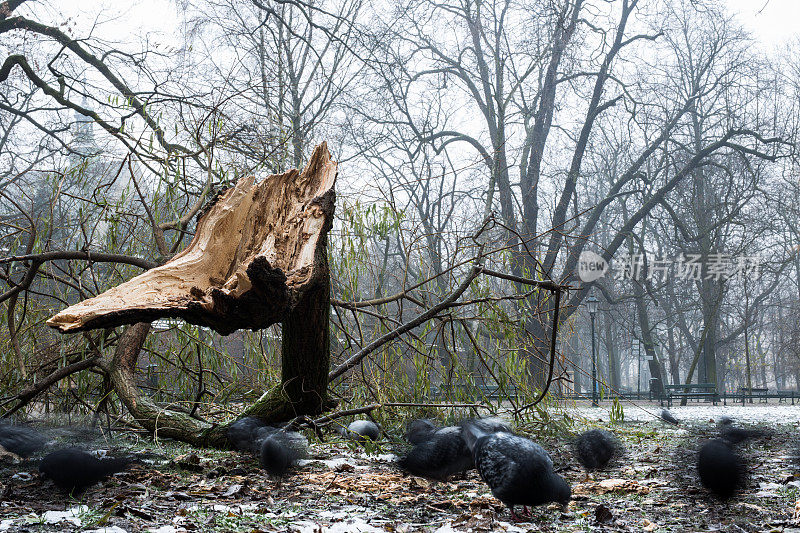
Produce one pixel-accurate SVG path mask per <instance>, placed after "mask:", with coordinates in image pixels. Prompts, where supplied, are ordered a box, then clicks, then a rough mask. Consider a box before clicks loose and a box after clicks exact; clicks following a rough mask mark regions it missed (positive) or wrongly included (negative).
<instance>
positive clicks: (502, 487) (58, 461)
mask: <svg viewBox="0 0 800 533" xmlns="http://www.w3.org/2000/svg"><path fill="white" fill-rule="evenodd" d="M660 417H661V418H662V420H664V421H665V422H668V423H671V424H678V421H677V420H675V418H674V417H673V416H672V415H671V414H670V413H669V411H666V410H663V411H662V412H661V415H660ZM338 431H339V433H340V434H341V435H342V436H343V437H345V438H348V439H352V440H355V441H360V442H364V441H368V440H369V441H375V440H378V439H379V438H380V436H381V434H382V431H381V429H380V428H379V427H378V426H377V425H376V424H375V423H374V422H371V421H368V420H356V421H354V422H352V423H351V424H350V425H349V426H348V427H347V428H344V427H342V428H340V429H339V430H338ZM764 435H765V433H764V432H763V431H761V430H754V429H744V428H740V427H736V426H735V425H734V424H733V422H732V421H731V420H730V419H729V418H723V419H721V421H720V431H719V437H716V438H713V439H711V440H709V441H707V442H705V443H704V444H703V445H702V446H701V448H700V450H699V453H698V454H697V471H698V474H699V476H700V480H701V482H702V484H703V486H704V487H706V489H708V490H709V491H710V492H712V493H714V494H716V495H718V496H719V497H720V498H723V499H727V498H730V497H731V496H733V495H734V494H735V493H736V492H737V491H738V490H739V489H740V488H741V487H742V486H743V484H744V481H745V473H746V465H745V462H744V460H743V459H742V457H741V456H740V455H739V453H738V452H737V446H738V445H739V444H741V443H742V442H745V441H747V440H749V439H754V438H758V437H761V436H764ZM227 437H228V440H229V441H230V443H231V444H232V445H233V447H234V448H236V449H237V450H240V451H243V452H247V453H253V454H255V455H256V456H257V457H258V460H259V462H260V465H261V467H262V468H263V469H264V470H265V471H266V472H267V474H269V475H270V476H273V477H276V478H282V477H283V476H285V475H286V474H287V473H288V472H289V471H290V470H291V469H292V467H293V466H295V465H297V463H298V461H299V460H300V459H303V458H305V457H307V455H308V440H307V439H306V438H305V437H304V436H303V435H302V434H300V433H298V432H296V431H292V430H290V429H287V428H280V427H273V426H268V425H266V424H264V422H262V421H261V420H259V419H257V418H253V417H245V418H241V419H239V420H237V421H236V422H234V423H233V424H231V425H230V426H229V428H228V430H227ZM405 439H406V441H407V442H408V445H407V446H406V447H405V448H404V449H403V450H402V451H401V452H400V453H399V455H400V457H399V459H398V461H397V464H398V466H399V467H400V468H401V469H402V470H404V471H405V472H408V473H410V474H413V475H415V476H421V477H426V478H430V479H434V480H440V481H444V480H447V479H448V478H450V477H451V476H454V475H459V474H460V475H462V476H463V475H465V474H466V472H467V471H468V470H471V469H476V470H477V471H478V473H479V475H480V477H481V478H482V479H483V481H484V482H485V483H486V484H487V485H488V486H489V488H490V490H491V492H492V494H493V495H494V496H495V497H496V498H497V499H498V500H500V501H501V502H503V503H504V504H505V505H506V506H507V507H508V508H509V510H510V511H511V515H512V517H513V518H514V519H515V520H516V519H518V515H517V513H516V512H515V508H516V507H519V506H522V507H523V509H524V511H525V512H526V513H527V512H528V510H527V508H528V507H529V506H536V505H542V504H546V503H549V502H556V503H560V504H562V505H566V504H567V503H568V502H569V500H570V497H571V489H570V486H569V484H568V483H567V482H566V481H565V480H564V478H563V477H561V476H560V475H559V474H558V473H556V471H555V469H554V467H553V461H552V459H551V458H550V455H549V454H548V453H547V451H545V449H544V448H542V447H541V446H540V445H539V444H537V443H536V442H534V441H532V440H530V439H528V438H526V437H523V436H521V435H518V434H515V433H514V432H513V431H512V430H511V428H510V427H509V426H508V425H507V424H506V423H505V422H504V421H502V420H500V419H498V418H468V419H465V420H462V421H461V422H460V423H459V424H458V425H456V426H449V427H439V426H438V425H437V424H436V423H435V422H434V421H432V420H429V419H417V420H412V421H411V422H410V423H409V424H408V428H407V432H406V434H405ZM47 445H48V442H47V439H46V438H45V437H44V436H43V435H42V434H41V433H39V432H38V431H36V430H34V429H32V428H29V427H26V426H18V425H0V446H2V447H3V448H4V449H5V450H6V451H8V452H11V453H13V454H16V455H17V456H20V457H23V458H27V457H31V456H32V455H34V454H37V453H39V452H41V451H43V450H44V449H45V447H46V446H47ZM573 451H574V455H575V457H576V458H577V459H578V461H579V462H580V463H581V465H583V467H584V468H586V469H587V470H596V469H602V468H604V467H606V466H607V465H608V464H609V463H610V462H611V461H612V459H614V458H615V457H618V456H620V455H621V454H622V453H623V447H622V445H621V444H620V442H619V441H618V440H617V439H616V438H615V437H614V436H613V435H612V434H611V433H609V432H608V431H605V430H603V429H592V430H589V431H586V432H584V433H582V434H580V435H579V436H578V437H577V438H576V439H575V440H574V442H573ZM139 460H140V457H139V456H137V455H128V456H124V457H98V456H97V455H95V454H93V453H90V452H87V451H85V450H82V449H79V448H74V447H69V448H61V449H57V450H55V451H52V452H50V453H48V454H47V455H45V456H44V457H43V458H42V459H41V461H40V462H39V471H40V473H41V475H42V476H43V477H44V478H46V479H50V480H52V481H53V483H55V485H56V486H57V487H58V488H60V489H61V490H62V491H64V492H65V493H67V494H79V493H80V492H82V491H83V490H85V489H86V488H88V487H89V486H91V485H93V484H95V483H97V482H99V481H102V480H104V479H105V478H106V477H108V476H110V475H113V474H115V473H118V472H121V471H123V470H125V469H126V468H127V467H128V466H129V465H131V464H132V463H134V462H138V461H139Z"/></svg>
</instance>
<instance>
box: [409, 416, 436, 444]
mask: <svg viewBox="0 0 800 533" xmlns="http://www.w3.org/2000/svg"><path fill="white" fill-rule="evenodd" d="M437 429H439V426H437V425H436V424H435V423H434V422H433V420H431V419H430V418H417V419H415V420H412V421H411V422H409V423H408V430H407V431H406V440H407V441H408V442H410V443H411V444H420V443H421V442H425V441H426V440H429V439H430V438H431V437H433V434H434V433H436V430H437Z"/></svg>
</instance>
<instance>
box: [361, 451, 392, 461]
mask: <svg viewBox="0 0 800 533" xmlns="http://www.w3.org/2000/svg"><path fill="white" fill-rule="evenodd" d="M365 457H367V459H370V460H371V461H384V462H387V463H393V462H395V461H397V455H395V454H393V453H381V454H378V455H372V456H365Z"/></svg>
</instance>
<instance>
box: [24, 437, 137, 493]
mask: <svg viewBox="0 0 800 533" xmlns="http://www.w3.org/2000/svg"><path fill="white" fill-rule="evenodd" d="M133 462H136V459H135V458H133V457H117V458H107V459H98V458H97V457H95V456H94V455H92V454H91V453H89V452H86V451H84V450H81V449H79V448H63V449H60V450H56V451H54V452H52V453H49V454H47V455H46V456H44V458H42V461H41V462H40V463H39V472H41V473H42V476H44V477H45V478H47V479H50V480H52V481H53V483H55V484H56V486H57V487H58V488H59V489H61V490H62V491H64V492H65V493H67V494H80V493H81V492H83V491H84V490H86V489H87V488H88V487H90V486H92V485H94V484H95V483H97V482H98V481H102V480H104V479H105V478H106V477H108V476H110V475H112V474H116V473H117V472H122V471H123V470H125V469H126V468H128V466H129V465H130V464H131V463H133Z"/></svg>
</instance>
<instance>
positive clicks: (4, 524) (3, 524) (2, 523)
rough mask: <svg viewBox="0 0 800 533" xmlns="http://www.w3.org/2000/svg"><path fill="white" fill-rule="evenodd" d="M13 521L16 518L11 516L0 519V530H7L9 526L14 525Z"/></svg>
mask: <svg viewBox="0 0 800 533" xmlns="http://www.w3.org/2000/svg"><path fill="white" fill-rule="evenodd" d="M14 522H16V519H13V518H12V519H8V518H7V519H5V520H0V531H8V530H9V528H10V527H11V526H13V525H14Z"/></svg>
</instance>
